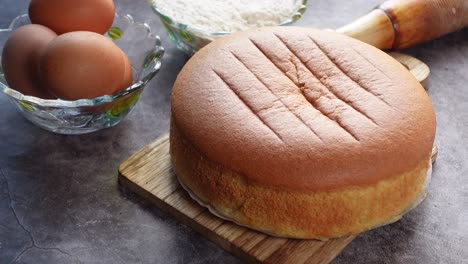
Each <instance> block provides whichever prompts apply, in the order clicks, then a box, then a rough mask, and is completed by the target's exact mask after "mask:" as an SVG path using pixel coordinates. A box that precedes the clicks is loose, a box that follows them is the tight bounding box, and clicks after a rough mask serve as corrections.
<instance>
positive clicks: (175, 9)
mask: <svg viewBox="0 0 468 264" xmlns="http://www.w3.org/2000/svg"><path fill="white" fill-rule="evenodd" d="M148 2H149V4H150V5H151V7H152V9H153V11H154V12H155V13H156V14H157V15H158V16H159V17H160V19H161V22H162V23H163V25H164V26H165V28H166V29H167V31H168V34H169V37H170V38H171V40H172V41H173V42H174V43H175V44H176V46H177V47H178V48H179V49H181V50H183V51H185V52H186V53H188V54H190V55H191V54H193V53H195V52H196V51H198V50H199V49H200V48H202V47H203V46H205V45H207V44H208V43H210V42H211V41H212V40H213V39H215V38H218V37H221V36H225V35H228V34H230V33H232V32H236V31H241V30H246V29H251V28H258V27H265V26H278V25H282V26H284V25H290V24H292V23H294V22H295V21H297V20H298V19H299V18H300V17H301V16H302V14H303V13H304V12H305V10H306V3H307V0H225V1H222V0H148Z"/></svg>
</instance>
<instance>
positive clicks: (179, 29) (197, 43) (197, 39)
mask: <svg viewBox="0 0 468 264" xmlns="http://www.w3.org/2000/svg"><path fill="white" fill-rule="evenodd" d="M147 2H148V3H149V4H150V6H151V9H152V10H153V11H154V12H155V13H156V15H158V16H159V19H160V20H161V23H162V24H163V26H164V27H165V28H166V31H167V33H168V35H169V38H170V39H171V40H172V42H174V44H175V45H176V46H177V48H178V49H180V50H182V51H184V52H185V53H187V54H188V55H190V56H191V55H193V54H194V53H195V52H197V51H198V50H199V49H201V48H203V47H204V46H206V45H207V44H209V43H210V42H211V41H213V40H214V39H216V38H219V37H222V36H226V35H229V34H231V32H206V31H204V30H201V29H197V28H196V27H191V26H189V25H187V24H184V23H182V22H178V21H175V20H173V19H172V18H171V17H169V16H167V15H165V14H164V13H163V12H161V10H159V9H158V7H157V4H156V2H157V0H147ZM306 9H307V0H296V8H295V12H293V15H292V16H291V17H290V18H289V19H287V20H286V21H284V22H282V23H280V24H279V26H288V25H291V24H293V23H294V22H296V21H298V20H299V19H300V18H301V17H302V15H303V14H304V13H305V11H306Z"/></svg>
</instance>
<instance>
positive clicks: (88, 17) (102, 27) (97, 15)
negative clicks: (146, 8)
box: [29, 0, 115, 34]
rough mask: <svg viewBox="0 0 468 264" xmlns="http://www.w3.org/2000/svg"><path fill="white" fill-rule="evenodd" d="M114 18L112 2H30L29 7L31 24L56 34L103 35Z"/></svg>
mask: <svg viewBox="0 0 468 264" xmlns="http://www.w3.org/2000/svg"><path fill="white" fill-rule="evenodd" d="M114 15H115V6H114V2H113V1H112V0H79V1H78V0H32V1H31V3H30V5H29V17H30V18H31V21H32V22H33V23H36V24H41V25H44V26H47V27H49V28H51V29H52V30H54V31H55V32H57V34H63V33H67V32H72V31H92V32H96V33H100V34H104V33H105V32H106V31H107V30H109V28H110V27H111V26H112V23H113V21H114Z"/></svg>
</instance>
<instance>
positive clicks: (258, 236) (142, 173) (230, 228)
mask: <svg viewBox="0 0 468 264" xmlns="http://www.w3.org/2000/svg"><path fill="white" fill-rule="evenodd" d="M391 55H392V56H394V57H395V58H396V59H397V60H399V61H400V62H402V64H404V65H405V66H406V67H407V68H408V69H409V70H410V71H411V70H412V69H413V71H412V73H413V74H414V75H415V77H416V79H418V80H419V81H424V80H426V79H427V77H428V75H429V70H428V68H427V70H424V66H425V64H423V63H422V62H420V61H419V60H417V59H414V58H412V57H410V56H407V55H403V54H399V53H393V54H391ZM418 62H419V63H418ZM421 64H422V65H421ZM417 67H420V68H421V67H422V68H421V69H420V70H416V71H414V69H415V68H417ZM426 67H427V66H426ZM436 155H437V151H436V148H434V152H433V158H435V156H436ZM119 182H120V184H122V185H124V186H126V187H127V188H129V189H130V190H132V191H134V192H135V193H137V194H139V195H141V196H142V197H144V198H145V199H147V200H149V201H151V202H152V203H153V204H155V205H156V206H157V207H159V208H160V209H163V210H165V211H166V212H168V213H170V214H171V215H173V216H174V217H175V218H177V219H178V220H179V221H180V222H182V223H184V224H186V225H188V226H190V227H191V228H193V229H194V230H195V231H197V232H199V233H200V234H201V235H203V236H205V237H207V238H208V239H210V240H212V241H213V242H214V243H216V244H218V245H219V246H221V247H222V248H224V249H225V250H227V251H229V252H231V253H233V254H234V255H236V256H238V257H240V258H241V259H243V260H244V261H246V262H248V263H275V264H276V263H278V264H281V263H294V264H300V263H329V262H331V261H332V260H333V259H334V258H335V257H336V256H337V255H338V254H339V253H340V252H341V251H342V250H343V249H344V248H345V247H346V246H347V245H348V244H349V243H350V242H351V241H352V240H353V239H354V238H355V237H356V236H357V235H351V236H346V237H341V238H337V239H331V240H328V241H319V240H300V239H286V238H278V237H273V236H269V235H266V234H263V233H260V232H257V231H254V230H251V229H248V228H245V227H242V226H238V225H236V224H234V223H232V222H230V221H226V220H223V219H220V218H218V217H216V216H214V215H213V214H211V213H210V212H209V211H208V210H207V209H206V208H204V207H202V206H200V205H199V204H198V203H197V202H195V201H194V200H192V199H191V198H190V196H189V195H188V194H187V193H186V192H185V190H184V189H183V188H181V186H180V185H179V183H178V182H177V179H176V176H175V174H174V172H173V170H172V167H171V158H170V154H169V135H168V134H165V135H163V136H161V137H160V138H159V139H157V140H156V141H154V142H153V143H151V144H149V145H147V146H146V147H144V148H143V149H142V150H140V151H139V152H137V153H136V154H134V155H133V156H131V157H130V158H129V159H127V160H126V161H124V162H123V163H122V164H121V165H120V167H119Z"/></svg>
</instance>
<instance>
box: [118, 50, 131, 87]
mask: <svg viewBox="0 0 468 264" xmlns="http://www.w3.org/2000/svg"><path fill="white" fill-rule="evenodd" d="M122 56H123V58H124V67H125V71H124V75H123V81H122V84H121V85H120V87H119V89H118V90H117V91H116V92H119V91H122V90H124V89H127V88H128V87H130V86H131V85H132V84H133V72H132V64H131V63H130V60H129V59H128V57H127V55H126V54H125V53H124V52H123V51H122Z"/></svg>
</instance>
